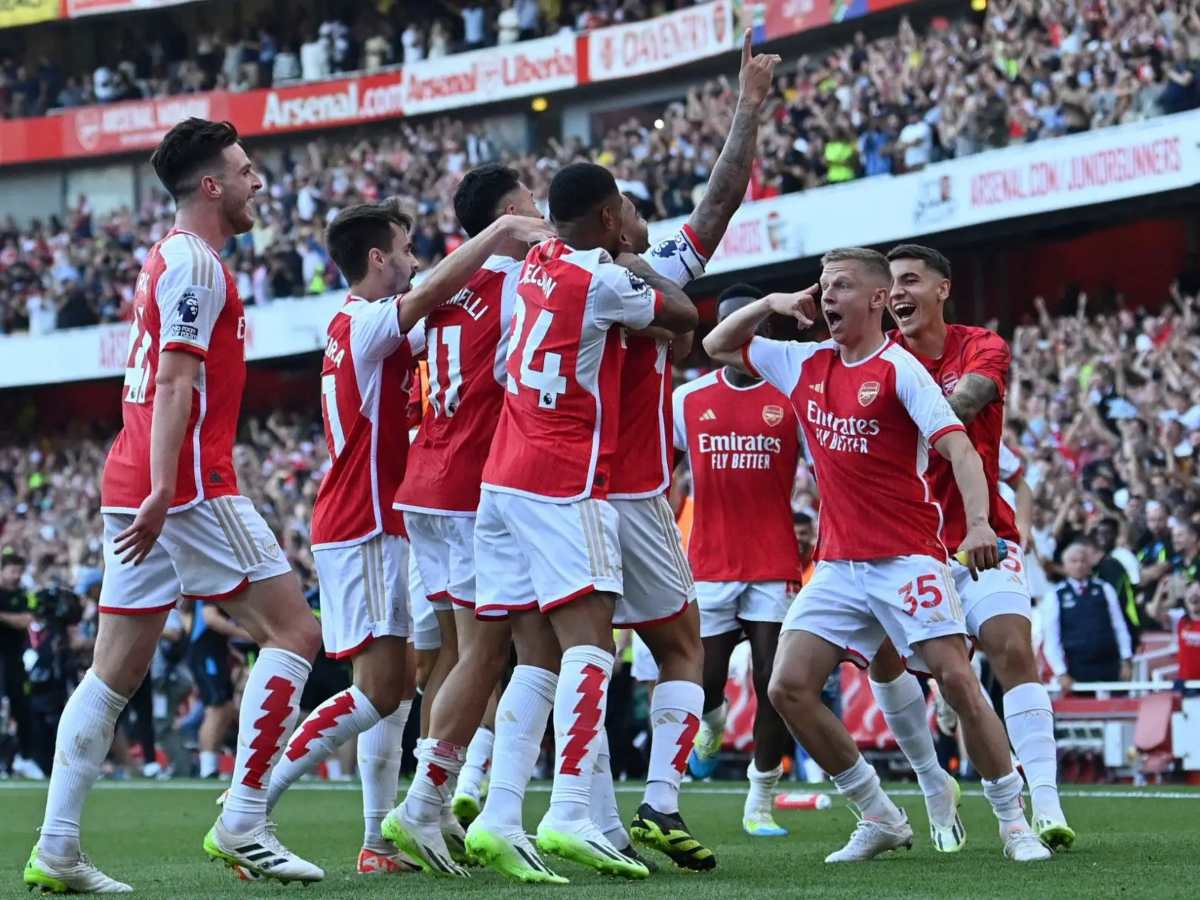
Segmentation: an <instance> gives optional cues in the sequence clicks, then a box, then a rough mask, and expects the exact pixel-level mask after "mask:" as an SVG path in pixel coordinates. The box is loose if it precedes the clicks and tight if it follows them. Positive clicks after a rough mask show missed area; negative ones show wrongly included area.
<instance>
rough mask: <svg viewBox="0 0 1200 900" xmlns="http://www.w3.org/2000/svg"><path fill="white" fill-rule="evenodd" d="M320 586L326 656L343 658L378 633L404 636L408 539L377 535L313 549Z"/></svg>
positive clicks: (408, 628) (409, 626)
mask: <svg viewBox="0 0 1200 900" xmlns="http://www.w3.org/2000/svg"><path fill="white" fill-rule="evenodd" d="M313 560H314V561H315V562H316V564H317V579H318V580H319V581H320V588H321V638H322V640H323V641H324V644H325V655H326V656H329V657H331V658H333V659H345V658H347V657H351V656H353V655H354V654H356V653H358V652H359V651H360V650H362V649H363V648H364V647H366V646H367V644H369V643H371V641H373V640H374V639H375V638H379V637H385V636H387V637H408V634H409V632H410V631H411V630H412V623H411V621H410V620H409V617H408V541H406V540H405V539H404V538H402V537H400V536H399V535H395V534H377V535H375V537H373V538H371V539H370V540H367V541H363V543H361V544H354V545H352V546H349V547H328V548H325V549H322V550H314V551H313Z"/></svg>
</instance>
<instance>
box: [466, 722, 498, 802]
mask: <svg viewBox="0 0 1200 900" xmlns="http://www.w3.org/2000/svg"><path fill="white" fill-rule="evenodd" d="M495 739H496V736H495V734H493V733H492V729H490V728H488V727H487V726H486V725H480V726H479V727H478V728H476V729H475V735H474V736H473V737H472V738H471V743H469V744H467V761H466V762H464V763H463V768H462V773H461V774H460V775H459V776H458V791H457V792H458V793H460V794H466V795H467V796H469V797H474V798H475V799H476V800H478V799H479V795H480V793H481V792H482V791H483V779H484V776H486V775H487V770H488V765H489V764H490V763H491V760H492V745H493V743H494V741H495Z"/></svg>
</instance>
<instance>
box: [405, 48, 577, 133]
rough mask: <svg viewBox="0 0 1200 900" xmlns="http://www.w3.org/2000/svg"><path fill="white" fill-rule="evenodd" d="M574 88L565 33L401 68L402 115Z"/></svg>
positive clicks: (572, 62)
mask: <svg viewBox="0 0 1200 900" xmlns="http://www.w3.org/2000/svg"><path fill="white" fill-rule="evenodd" d="M578 83H579V63H578V60H577V56H576V38H575V35H573V34H571V33H569V32H568V33H565V34H557V35H555V36H553V37H547V38H539V39H537V40H532V41H519V42H517V43H515V44H504V45H501V46H498V47H490V48H488V49H486V50H475V51H473V52H471V53H454V54H451V55H450V56H442V57H439V58H437V59H426V60H422V61H420V62H416V63H412V64H411V65H406V66H405V67H404V113H405V115H410V116H413V115H418V114H420V113H429V112H437V111H438V110H443V109H456V108H458V107H461V106H475V105H481V104H484V103H494V102H495V101H497V100H512V99H514V98H517V97H530V96H532V95H534V94H542V93H548V92H550V91H561V90H565V89H567V88H573V87H575V86H576V85H577V84H578Z"/></svg>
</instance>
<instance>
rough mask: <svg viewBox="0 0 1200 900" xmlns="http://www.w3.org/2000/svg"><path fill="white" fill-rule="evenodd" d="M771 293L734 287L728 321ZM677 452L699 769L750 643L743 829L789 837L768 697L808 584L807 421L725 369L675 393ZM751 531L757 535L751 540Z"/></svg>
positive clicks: (712, 747) (695, 765)
mask: <svg viewBox="0 0 1200 900" xmlns="http://www.w3.org/2000/svg"><path fill="white" fill-rule="evenodd" d="M762 296H763V295H762V292H761V291H759V290H758V289H757V288H755V287H753V286H751V285H748V284H739V285H734V286H733V287H730V288H727V289H726V290H725V291H724V292H723V293H722V294H721V297H720V304H719V305H718V307H717V317H718V321H722V320H724V319H725V318H727V317H728V316H730V315H731V314H733V313H734V312H736V311H737V310H739V309H741V308H742V307H744V306H747V305H748V304H750V303H753V302H754V301H755V300H756V299H758V298H760V297H762ZM767 324H768V323H767V322H764V323H763V326H762V327H761V328H760V332H761V333H763V334H766V333H767V332H766V326H767ZM675 446H676V448H677V449H679V450H681V451H683V452H685V453H686V454H687V458H688V464H689V468H690V469H691V476H692V497H693V502H694V504H695V505H694V514H693V515H694V518H693V525H692V538H691V541H690V542H689V544H688V561H689V562H690V563H691V566H692V572H693V574H694V575H695V577H696V593H697V595H698V605H699V607H700V635H701V637H702V638H703V639H704V714H703V718H702V722H701V726H700V729H699V731H698V732H697V734H696V740H695V749H694V750H693V751H692V758H691V767H692V772H693V774H695V775H697V776H698V777H707V776H708V775H709V774H711V773H712V771H713V769H714V768H716V754H717V751H719V750H720V748H721V742H722V739H723V737H724V734H725V682H726V680H727V678H728V676H729V657H730V655H731V654H732V653H733V650H734V648H735V647H736V646H737V645H738V643H739V642H740V641H742V640H743V639H748V640H749V641H750V655H751V661H752V666H753V674H754V689H755V693H756V694H757V695H758V697H759V703H758V709H757V712H756V714H755V718H754V759H753V760H752V761H751V763H750V766H749V768H748V769H747V773H746V774H747V778H748V779H749V781H750V792H749V794H748V795H747V797H746V803H745V807H744V809H743V813H742V827H743V829H744V830H745V831H746V833H747V834H749V835H751V836H757V837H778V836H783V835H786V834H787V831H786V830H785V829H783V828H781V827H780V826H779V825H778V824H777V823H776V822H775V818H774V815H773V812H772V810H773V806H774V802H773V801H774V790H775V785H776V784H777V783H778V781H779V778H780V776H781V775H782V773H783V765H782V763H783V754H784V752H785V751H786V750H787V749H788V746H789V745H790V743H791V739H790V737H789V736H788V733H787V726H786V725H784V723H783V720H782V719H780V718H779V714H778V713H777V712H776V711H775V708H774V707H773V706H771V704H770V703H768V702H767V699H766V698H767V686H768V684H769V682H770V679H771V668H772V666H773V665H774V661H775V650H776V647H777V646H778V644H779V631H780V626H781V625H782V623H783V619H784V616H785V615H786V614H787V610H788V607H789V606H791V603H792V599H793V598H794V597H795V592H796V591H797V590H799V585H800V576H801V564H800V551H799V548H798V547H797V544H796V533H795V529H794V528H793V523H792V505H791V497H792V487H793V484H794V482H795V477H796V465H797V463H798V462H799V459H800V452H801V441H800V431H799V423H798V422H797V421H796V414H795V412H794V411H793V410H792V405H791V403H790V401H789V400H788V398H787V397H785V396H784V395H783V394H781V393H780V392H779V391H778V390H777V389H776V388H774V387H772V386H771V385H769V384H767V383H766V382H765V381H763V380H762V379H761V378H755V377H753V376H750V375H746V374H744V373H743V372H741V371H739V370H738V369H734V368H732V367H729V366H726V367H725V368H723V369H719V370H717V371H715V372H709V373H708V374H707V375H703V376H701V377H700V378H697V379H696V380H695V381H690V382H688V383H687V384H685V385H683V386H682V387H681V388H679V389H678V390H676V392H675ZM750 533H754V534H755V535H756V538H755V540H754V541H753V542H750V543H747V542H746V540H745V535H747V534H750Z"/></svg>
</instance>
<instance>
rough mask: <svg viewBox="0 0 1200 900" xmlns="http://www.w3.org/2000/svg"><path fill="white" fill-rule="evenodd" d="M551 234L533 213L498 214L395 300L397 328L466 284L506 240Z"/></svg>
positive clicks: (530, 239)
mask: <svg viewBox="0 0 1200 900" xmlns="http://www.w3.org/2000/svg"><path fill="white" fill-rule="evenodd" d="M553 236H554V228H553V226H552V225H550V223H549V222H545V221H543V220H542V219H535V218H533V217H532V216H515V215H507V216H501V217H500V218H498V219H497V220H496V221H495V222H493V223H492V224H491V225H489V226H488V227H487V228H485V229H484V230H483V231H481V232H479V234H477V235H475V237H473V238H471V239H470V240H469V241H467V242H466V243H464V244H463V245H462V246H461V247H459V248H458V249H457V250H455V251H454V252H453V253H451V254H450V255H449V256H447V257H446V258H445V259H443V260H442V261H441V262H440V263H438V264H437V266H435V267H434V268H433V270H432V271H431V272H430V273H429V277H428V278H426V279H425V280H424V281H422V282H421V283H420V284H419V285H417V287H415V288H413V289H412V290H411V291H409V293H408V294H406V295H405V297H404V302H403V303H398V304H396V311H397V316H398V317H399V319H400V330H401V331H402V332H407V331H409V330H410V329H411V328H412V327H413V326H414V325H416V324H417V322H419V321H420V320H421V319H423V318H425V316H427V315H428V314H429V313H430V312H432V311H433V310H434V309H436V308H437V307H439V306H441V305H442V304H443V303H445V302H446V301H447V300H449V299H450V298H451V297H453V296H454V295H455V294H457V293H458V292H459V291H461V290H462V289H463V288H464V287H466V285H467V282H468V281H470V280H471V276H472V275H474V274H475V273H476V272H477V271H478V270H479V267H480V266H482V265H483V264H484V262H485V261H486V260H487V258H488V257H489V256H491V255H492V254H493V253H495V252H496V250H497V248H499V247H500V246H501V245H502V244H503V243H504V242H505V241H507V240H510V239H511V240H517V241H521V242H522V243H526V244H530V245H532V244H536V243H538V242H539V241H544V240H546V238H550V237H553Z"/></svg>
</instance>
